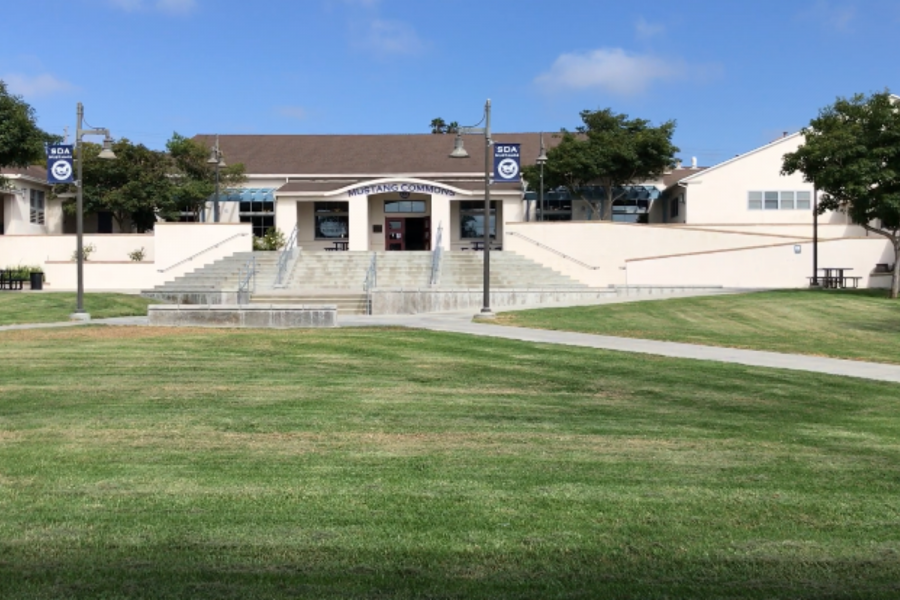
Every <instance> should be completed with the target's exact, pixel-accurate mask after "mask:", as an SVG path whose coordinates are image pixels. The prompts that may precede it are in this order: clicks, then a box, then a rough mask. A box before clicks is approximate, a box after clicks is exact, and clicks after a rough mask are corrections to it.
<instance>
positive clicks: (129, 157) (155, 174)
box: [65, 138, 175, 233]
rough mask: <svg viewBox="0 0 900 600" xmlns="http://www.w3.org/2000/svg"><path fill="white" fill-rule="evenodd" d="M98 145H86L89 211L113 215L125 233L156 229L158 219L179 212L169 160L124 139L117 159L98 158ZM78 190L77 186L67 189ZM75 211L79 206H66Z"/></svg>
mask: <svg viewBox="0 0 900 600" xmlns="http://www.w3.org/2000/svg"><path fill="white" fill-rule="evenodd" d="M100 149H101V147H100V146H99V145H98V144H93V143H90V142H82V144H81V151H82V152H83V153H84V165H83V167H82V169H83V180H84V188H83V200H84V210H85V211H86V212H110V213H112V216H113V219H115V221H116V223H117V224H118V225H119V229H120V230H122V231H131V230H136V231H137V232H139V233H143V232H145V231H149V230H151V229H153V225H154V223H155V222H156V220H157V216H162V217H166V216H170V215H172V214H173V213H175V205H174V202H173V189H174V186H173V184H172V180H171V177H170V176H169V172H170V167H169V165H170V161H169V157H168V156H166V154H165V153H164V152H159V151H157V150H151V149H149V148H147V147H146V146H144V145H143V144H133V143H132V142H130V141H129V140H127V139H125V138H122V139H120V140H117V141H116V142H115V143H114V144H113V152H115V154H116V159H115V160H104V159H102V158H98V154H100ZM65 189H66V190H67V191H73V192H74V191H75V188H74V186H66V188H65ZM66 210H67V211H69V212H73V211H74V210H75V203H74V202H72V201H70V202H68V203H67V204H66Z"/></svg>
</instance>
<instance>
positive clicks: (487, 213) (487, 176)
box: [450, 98, 494, 319]
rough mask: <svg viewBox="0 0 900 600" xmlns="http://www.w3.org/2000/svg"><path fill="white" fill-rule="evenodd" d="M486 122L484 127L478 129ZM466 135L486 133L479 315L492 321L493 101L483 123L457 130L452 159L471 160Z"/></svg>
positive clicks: (487, 106)
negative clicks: (482, 291)
mask: <svg viewBox="0 0 900 600" xmlns="http://www.w3.org/2000/svg"><path fill="white" fill-rule="evenodd" d="M482 122H484V127H483V128H481V127H478V126H479V125H480V124H481V123H482ZM464 133H484V222H483V230H484V284H483V288H484V299H483V302H482V307H481V313H480V314H479V315H477V316H478V317H479V318H482V319H492V318H493V317H494V313H493V312H492V311H491V152H490V150H491V145H493V141H491V99H490V98H488V100H487V102H485V103H484V116H483V117H482V118H481V121H479V122H478V123H476V124H475V125H473V126H472V127H460V128H459V129H457V130H456V139H455V140H454V141H453V152H451V153H450V158H469V153H468V152H466V149H465V148H464V147H463V139H462V135H463V134H464Z"/></svg>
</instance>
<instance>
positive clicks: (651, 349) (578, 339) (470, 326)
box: [0, 311, 900, 383]
mask: <svg viewBox="0 0 900 600" xmlns="http://www.w3.org/2000/svg"><path fill="white" fill-rule="evenodd" d="M472 316H473V313H472V311H465V312H455V313H437V314H434V313H433V314H421V315H375V316H343V317H341V318H340V326H341V327H384V326H392V327H397V326H399V327H411V328H418V329H430V330H433V331H447V332H453V333H465V334H470V335H482V336H486V337H497V338H505V339H511V340H522V341H526V342H540V343H544V344H564V345H568V346H581V347H585V348H601V349H604V350H616V351H619V352H638V353H642V354H655V355H659V356H670V357H673V358H690V359H695V360H712V361H718V362H725V363H736V364H741V365H750V366H755V367H771V368H775V369H792V370H796V371H811V372H814V373H827V374H830V375H842V376H847V377H860V378H863V379H873V380H876V381H890V382H895V383H900V365H887V364H881V363H869V362H862V361H855V360H842V359H838V358H824V357H820V356H804V355H800V354H782V353H779V352H763V351H760V350H741V349H738V348H719V347H716V346H700V345H697V344H682V343H678V342H660V341H655V340H642V339H632V338H622V337H612V336H607V335H592V334H587V333H572V332H566V331H549V330H543V329H526V328H523V327H508V326H503V325H492V324H489V323H485V322H480V323H476V322H473V321H472ZM90 323H94V324H106V325H146V324H147V317H118V318H114V319H95V320H93V321H90ZM83 324H84V323H79V322H66V323H41V324H34V325H3V326H0V331H5V330H14V329H35V328H47V327H62V326H66V327H71V326H78V325H83Z"/></svg>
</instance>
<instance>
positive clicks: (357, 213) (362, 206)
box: [347, 196, 369, 252]
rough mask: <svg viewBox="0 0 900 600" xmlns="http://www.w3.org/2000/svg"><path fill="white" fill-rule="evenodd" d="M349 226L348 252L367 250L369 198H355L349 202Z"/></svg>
mask: <svg viewBox="0 0 900 600" xmlns="http://www.w3.org/2000/svg"><path fill="white" fill-rule="evenodd" d="M349 209H350V210H349V212H350V226H349V231H348V233H347V235H348V236H349V238H350V239H349V242H350V244H349V246H348V250H358V251H366V252H367V251H368V250H369V197H368V196H356V197H355V198H350V201H349Z"/></svg>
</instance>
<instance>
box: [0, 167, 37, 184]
mask: <svg viewBox="0 0 900 600" xmlns="http://www.w3.org/2000/svg"><path fill="white" fill-rule="evenodd" d="M0 175H21V176H23V177H32V178H34V179H41V180H43V181H47V167H36V166H30V167H25V168H24V169H23V168H19V167H3V168H2V169H0Z"/></svg>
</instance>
